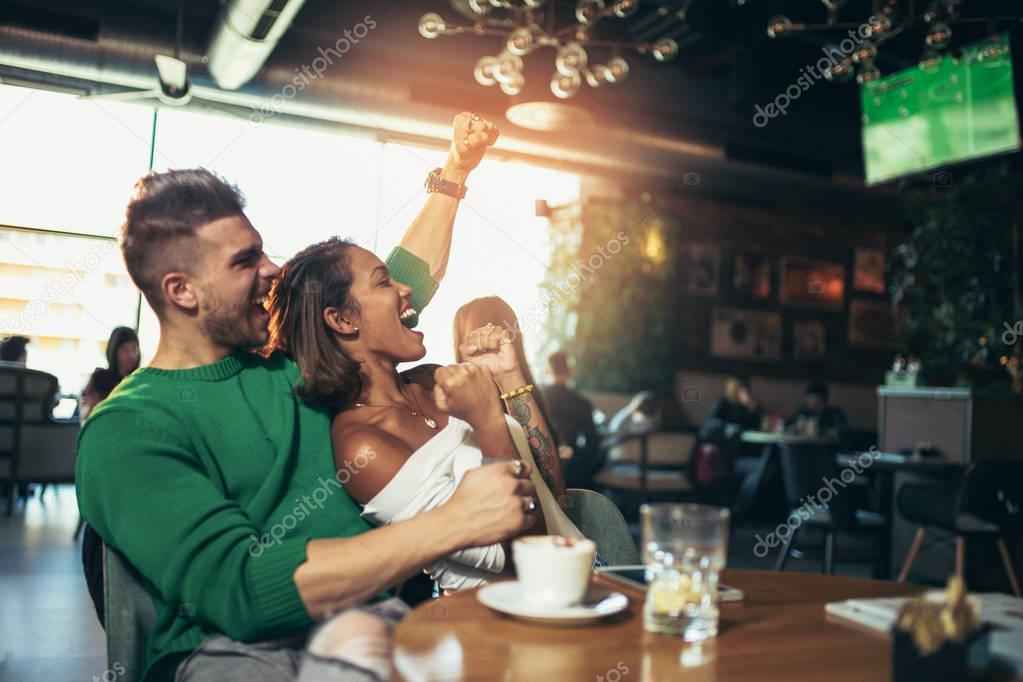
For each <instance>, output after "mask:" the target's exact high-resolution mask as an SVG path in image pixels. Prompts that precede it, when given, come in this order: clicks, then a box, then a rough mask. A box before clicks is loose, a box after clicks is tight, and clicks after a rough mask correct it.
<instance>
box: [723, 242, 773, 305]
mask: <svg viewBox="0 0 1023 682" xmlns="http://www.w3.org/2000/svg"><path fill="white" fill-rule="evenodd" d="M732 291H734V292H735V293H736V294H737V295H739V296H742V297H745V298H752V299H756V300H760V301H766V300H767V299H769V298H771V259H770V257H768V256H767V254H763V253H756V252H752V251H747V252H740V253H737V254H735V258H734V260H733V262H732Z"/></svg>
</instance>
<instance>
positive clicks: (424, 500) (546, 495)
mask: <svg viewBox="0 0 1023 682" xmlns="http://www.w3.org/2000/svg"><path fill="white" fill-rule="evenodd" d="M505 419H506V420H507V422H508V429H509V431H510V432H511V435H512V440H513V441H515V446H516V448H517V449H518V451H519V456H520V457H521V458H522V459H523V460H524V461H526V462H528V463H529V464H530V466H532V467H533V471H532V475H531V480H532V481H533V484H534V485H535V486H536V488H537V496H538V498H539V500H540V504H541V507H542V509H543V512H544V518H545V520H546V521H547V528H548V532H550V533H557V534H559V535H572V536H574V537H582V533H580V532H579V530H578V529H577V528H576V527H575V526H574V525H572V522H571V521H569V520H568V517H566V516H565V514H564V512H562V511H561V509H560V507H558V504H557V501H556V500H554V496H553V494H551V492H550V490H548V489H547V486H546V485H545V484H544V482H543V479H542V478H541V477H540V475H539V473H538V472H537V470H536V466H535V465H534V463H533V459H532V456H531V454H530V452H529V446H528V444H527V441H526V433H525V431H524V430H523V429H522V426H521V425H520V424H519V423H518V422H516V421H515V420H514V419H512V418H511V417H508V416H507V415H506V416H505ZM482 462H483V452H482V451H481V450H480V447H479V444H478V443H477V441H476V438H475V433H474V432H473V429H472V427H471V426H469V424H468V423H466V422H464V421H462V420H461V419H456V418H455V417H449V418H448V424H447V426H445V427H444V428H443V429H441V430H440V431H438V432H437V434H436V435H434V436H433V437H432V438H431V439H430V440H428V441H426V442H425V443H424V444H423V445H422V447H420V448H419V449H418V450H416V451H415V452H413V453H412V454H411V455H409V458H408V459H407V460H406V461H405V464H403V465H402V467H401V469H399V470H398V473H396V474H395V475H394V478H392V479H391V480H390V481H389V482H388V483H387V485H386V486H384V488H383V490H381V491H380V492H379V493H377V494H376V495H375V496H374V497H373V499H371V500H370V501H369V502H367V503H366V504H365V505H364V507H363V510H362V516H363V517H364V518H366V519H367V520H368V521H369V522H370V523H372V524H373V525H376V526H383V525H387V524H390V523H397V522H399V521H405V520H407V519H410V518H412V517H413V516H415V515H416V514H419V513H422V512H424V511H427V510H430V509H434V508H436V507H439V506H440V505H442V504H444V503H445V502H447V501H448V500H449V499H450V498H451V496H452V495H453V494H454V492H455V488H457V487H458V484H459V483H460V482H461V480H462V477H463V476H465V474H466V472H467V471H469V470H470V469H475V468H476V467H478V466H480V465H481V464H482ZM506 561H507V558H506V557H505V552H504V548H503V547H502V546H501V545H500V544H495V545H488V546H486V547H471V548H469V549H463V550H461V551H458V552H455V553H454V554H452V555H450V556H448V557H446V558H444V559H441V560H440V561H438V562H436V563H435V564H433V565H431V566H428V567H427V568H426V572H427V573H428V574H429V575H430V576H431V577H432V578H433V579H434V580H436V581H437V583H438V584H439V585H440V587H441V589H443V590H446V591H457V590H464V589H469V588H472V587H478V586H480V585H484V584H486V583H487V581H488V580H490V579H493V578H494V577H495V576H496V575H497V574H498V573H500V572H501V571H503V570H504V568H505V564H506Z"/></svg>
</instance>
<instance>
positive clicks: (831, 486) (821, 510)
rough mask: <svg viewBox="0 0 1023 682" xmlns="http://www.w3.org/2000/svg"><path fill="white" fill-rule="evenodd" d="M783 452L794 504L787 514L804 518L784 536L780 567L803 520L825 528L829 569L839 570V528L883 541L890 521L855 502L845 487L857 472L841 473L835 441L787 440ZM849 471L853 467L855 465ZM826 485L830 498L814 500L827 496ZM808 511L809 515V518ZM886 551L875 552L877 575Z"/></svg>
mask: <svg viewBox="0 0 1023 682" xmlns="http://www.w3.org/2000/svg"><path fill="white" fill-rule="evenodd" d="M779 454H780V458H781V473H782V479H783V481H784V484H785V497H786V500H787V501H788V504H789V508H790V509H791V511H790V513H789V516H788V517H787V518H792V517H793V516H795V517H796V518H797V519H799V520H800V521H801V524H800V526H797V527H796V528H795V529H792V532H791V533H789V535H788V537H787V538H786V539H785V544H784V546H783V547H782V550H781V553H780V554H779V555H778V561H777V563H776V564H775V570H778V571H782V570H784V569H785V562H786V561H787V560H788V557H789V554H790V553H791V551H792V545H793V541H794V540H795V537H796V534H797V533H798V531H799V529H800V528H801V527H802V525H803V524H805V525H807V526H809V527H811V528H819V529H821V530H823V531H824V533H825V537H824V554H823V557H822V564H821V568H822V571H823V572H824V573H827V574H828V575H832V574H834V572H835V545H836V544H837V538H838V535H839V534H840V533H846V534H852V535H873V536H876V537H877V539H878V541H879V542H880V541H881V540H882V533H883V531H884V530H885V528H887V525H888V524H887V522H886V521H885V518H884V517H883V516H882V515H881V514H878V513H876V512H872V511H866V510H862V509H857V508H856V506H855V504H854V500H853V497H854V496H853V495H852V491H851V490H846V488H847V487H848V486H849V485H850V484H852V483H853V482H854V480H855V478H854V477H853V476H846V477H845V478H843V477H842V475H843V473H844V471H843V470H842V469H840V467H839V466H838V461H837V460H836V454H837V453H836V447H835V446H831V445H818V444H803V443H782V444H780V446H779ZM846 471H849V472H850V473H851V472H852V469H848V470H846ZM825 490H827V491H829V492H830V493H831V494H830V495H829V499H828V500H820V502H821V504H817V505H814V504H813V500H818V499H819V498H822V497H823V496H824V491H825ZM811 497H812V498H813V500H811ZM797 511H802V512H803V514H798V513H797ZM807 515H808V516H809V518H804V516H807ZM882 555H883V552H881V551H880V550H879V551H878V552H877V553H876V555H875V557H874V558H873V563H874V572H875V575H878V574H880V571H882V570H883V568H882V566H881V556H882Z"/></svg>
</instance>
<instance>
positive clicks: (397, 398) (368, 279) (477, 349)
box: [270, 238, 578, 590]
mask: <svg viewBox="0 0 1023 682" xmlns="http://www.w3.org/2000/svg"><path fill="white" fill-rule="evenodd" d="M411 293H412V290H411V289H409V288H408V287H406V286H404V285H402V284H400V283H398V282H395V281H394V280H392V279H391V276H390V273H389V272H388V270H387V267H386V266H385V265H384V263H383V262H381V261H380V259H379V258H377V257H376V256H375V255H373V253H372V252H370V251H367V250H365V249H362V248H360V247H358V246H356V245H354V244H352V243H351V242H348V241H344V240H341V239H336V238H335V239H331V240H328V241H326V242H321V243H319V244H314V245H313V246H310V247H308V248H307V249H305V250H304V251H302V252H301V253H299V254H298V255H297V256H295V257H294V258H292V259H291V260H290V261H288V263H286V264H285V265H284V267H283V268H282V271H281V279H280V281H279V282H278V283H277V284H276V285H275V289H274V292H273V293H272V294H271V300H270V311H271V331H272V334H273V337H274V340H275V345H276V346H277V347H280V348H284V349H286V350H287V351H288V352H290V353H291V354H292V356H293V357H294V359H295V360H296V361H297V362H298V365H299V367H300V369H301V372H302V378H303V384H302V385H301V386H300V387H299V392H300V394H301V395H303V397H305V398H306V399H308V400H311V401H314V402H319V403H322V404H325V405H327V406H329V407H331V408H332V409H333V411H334V415H335V416H334V418H333V424H332V430H331V435H332V440H333V443H334V459H335V463H336V464H337V466H338V468H339V470H341V469H345V470H347V471H349V472H351V474H350V476H349V480H348V482H347V483H346V484H345V490H346V491H347V492H348V494H349V495H351V496H352V497H353V498H354V499H355V500H357V501H358V502H359V503H361V504H362V505H364V516H366V517H367V518H368V519H369V520H370V521H371V522H372V523H375V524H378V525H382V524H386V523H391V522H397V521H401V520H403V519H406V518H409V517H411V516H414V515H416V514H419V513H423V512H427V511H429V510H430V509H433V508H435V507H437V506H439V505H440V504H443V503H444V502H446V501H447V499H448V498H449V497H450V496H451V495H452V493H453V492H454V490H455V488H456V487H457V485H458V482H459V481H460V480H461V477H462V476H463V475H464V474H465V472H466V471H468V470H469V469H472V468H474V467H476V466H479V465H480V464H481V462H482V460H483V457H487V458H496V459H506V460H507V459H512V460H514V459H519V458H523V459H525V460H526V461H527V463H528V462H529V461H530V460H531V457H530V453H529V447H528V445H527V444H526V438H525V433H524V431H523V430H522V426H520V425H519V424H518V423H517V422H515V421H514V420H511V419H508V418H507V417H506V416H505V414H504V410H503V409H502V405H501V402H500V399H499V397H498V391H500V392H501V393H502V394H507V393H515V394H516V395H515V397H516V398H517V400H518V402H521V401H522V400H523V396H526V395H528V394H529V391H528V390H527V389H528V384H526V382H525V380H524V379H523V377H522V375H521V371H520V369H519V367H518V363H517V361H516V360H515V354H514V351H513V350H512V349H511V345H510V338H509V335H508V332H507V331H506V330H504V329H499V328H497V327H493V326H490V327H487V328H484V329H481V330H476V331H475V332H473V333H471V334H469V335H468V336H467V337H466V340H465V341H466V342H465V343H464V344H463V347H462V350H463V357H464V358H466V360H467V362H465V363H463V364H460V365H452V366H450V367H440V368H437V369H436V370H435V371H431V370H432V368H427V367H421V368H417V370H419V371H415V370H414V371H412V372H409V373H407V374H406V376H405V377H403V376H401V375H399V374H398V372H397V370H396V366H397V365H398V364H399V363H402V362H413V361H416V360H420V359H422V357H423V356H424V355H425V354H426V348H425V347H424V345H423V335H422V333H421V332H417V331H413V330H412V329H411V328H410V327H409V326H407V325H408V320H409V319H411V318H414V317H415V316H416V311H414V310H412V308H411V305H410V303H409V297H410V295H411ZM434 367H435V366H434ZM495 383H496V384H497V386H496V388H495ZM526 399H527V400H528V398H526ZM533 415H534V416H533V417H532V419H533V420H534V422H532V423H530V424H529V427H531V428H537V429H539V430H540V432H542V433H544V434H546V437H547V438H550V429H549V427H548V426H547V424H546V422H545V421H544V419H543V416H542V415H541V414H540V412H539V410H533ZM543 464H544V465H545V466H547V467H548V468H549V470H548V471H545V472H544V476H543V477H542V478H543V479H546V480H550V481H551V482H552V484H553V486H554V487H555V490H554V491H553V493H554V495H562V494H563V493H564V484H563V483H562V477H561V470H560V464H559V463H558V461H557V458H553V460H550V459H547V460H545V461H544V462H543ZM552 467H553V468H552ZM533 482H534V484H536V483H539V485H537V489H538V497H539V505H538V504H537V501H535V500H533V499H526V500H523V504H524V505H527V508H537V507H538V506H540V507H542V514H538V523H537V524H536V525H534V529H533V532H539V533H543V532H545V530H546V527H550V525H551V523H552V522H553V523H554V524H555V526H554V527H556V528H558V529H559V530H560V529H561V528H563V527H564V523H565V522H567V519H566V518H564V514H563V513H562V512H561V510H560V508H559V507H558V505H557V504H556V503H555V502H554V500H553V496H552V495H551V491H549V490H547V488H546V486H544V484H543V481H542V480H541V477H540V476H538V475H536V471H535V468H534V471H533ZM541 488H542V490H541ZM537 511H538V512H539V511H541V509H539V508H537ZM548 517H551V518H548ZM544 523H546V524H547V526H546V527H545V525H544ZM569 532H571V529H569ZM575 532H576V533H577V532H578V531H575ZM507 556H508V552H507V547H504V546H501V545H492V546H489V547H481V548H473V549H468V550H463V551H461V552H457V553H456V554H454V555H452V556H450V557H448V558H447V559H445V560H443V561H441V562H439V563H438V564H437V565H434V566H430V567H427V570H428V572H429V573H430V574H431V575H432V576H433V577H434V578H435V579H437V580H438V582H439V583H440V585H441V587H442V588H444V589H446V590H455V589H463V588H466V587H474V586H477V585H480V584H482V583H484V582H486V580H487V579H488V578H493V577H496V576H497V575H498V574H500V573H501V572H503V571H504V570H505V568H506V565H507V563H508V562H507V561H506V557H507Z"/></svg>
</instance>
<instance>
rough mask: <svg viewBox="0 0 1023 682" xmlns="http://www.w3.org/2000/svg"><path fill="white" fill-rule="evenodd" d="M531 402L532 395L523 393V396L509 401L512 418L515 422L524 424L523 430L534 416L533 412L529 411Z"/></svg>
mask: <svg viewBox="0 0 1023 682" xmlns="http://www.w3.org/2000/svg"><path fill="white" fill-rule="evenodd" d="M529 400H530V395H529V394H528V393H523V394H522V395H519V396H515V397H514V398H512V399H511V400H509V401H508V411H509V412H511V416H512V417H513V418H514V419H515V421H517V422H518V423H520V424H522V426H523V428H525V427H526V425H528V424H529V419H530V417H532V416H533V411H532V410H531V409H529V405H528V404H527V403H528V402H529Z"/></svg>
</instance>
